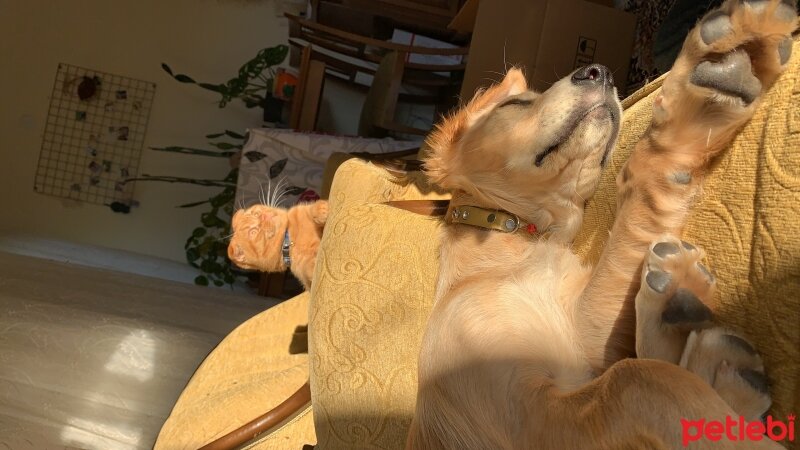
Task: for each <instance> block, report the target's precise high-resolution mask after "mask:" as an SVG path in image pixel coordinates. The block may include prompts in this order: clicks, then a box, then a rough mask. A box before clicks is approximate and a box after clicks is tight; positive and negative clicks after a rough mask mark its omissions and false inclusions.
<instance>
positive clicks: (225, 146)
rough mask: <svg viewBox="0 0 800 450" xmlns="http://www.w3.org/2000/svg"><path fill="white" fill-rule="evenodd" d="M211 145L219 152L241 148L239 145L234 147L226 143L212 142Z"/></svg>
mask: <svg viewBox="0 0 800 450" xmlns="http://www.w3.org/2000/svg"><path fill="white" fill-rule="evenodd" d="M211 145H213V146H214V147H217V148H218V149H220V150H231V149H234V148H235V149H240V150H241V148H242V146H241V145H234V144H231V143H228V142H212V143H211Z"/></svg>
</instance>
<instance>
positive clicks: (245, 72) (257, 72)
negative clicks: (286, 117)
mask: <svg viewBox="0 0 800 450" xmlns="http://www.w3.org/2000/svg"><path fill="white" fill-rule="evenodd" d="M288 53H289V47H288V46H286V45H277V46H275V47H268V48H264V49H262V50H260V51H259V52H258V53H257V54H256V56H255V57H253V59H251V60H250V61H247V62H246V63H244V64H243V65H242V67H240V68H239V73H238V74H237V75H236V76H235V77H233V78H231V79H230V80H228V81H226V82H225V83H219V84H213V83H204V82H198V81H195V80H194V79H193V78H192V77H190V76H188V75H185V74H180V73H179V74H175V73H174V72H173V71H172V68H171V67H170V66H168V65H167V64H164V63H162V64H161V68H162V69H164V71H166V72H167V73H168V74H170V76H172V78H174V79H175V80H177V81H179V82H181V83H190V84H195V85H197V86H200V87H201V88H203V89H206V90H209V91H212V92H216V93H218V94H220V96H221V97H222V98H221V99H220V101H219V107H220V108H224V107H225V106H226V105H227V104H228V103H230V102H231V101H233V100H234V99H239V100H241V101H242V102H244V104H245V106H247V107H248V108H254V107H256V106H260V107H262V108H264V111H265V113H264V114H265V120H267V117H266V116H267V114H268V112H271V111H272V109H274V108H275V107H276V103H275V102H276V101H277V102H279V103H278V107H280V106H281V105H282V100H280V99H276V98H275V97H273V96H272V87H273V83H274V82H275V75H276V72H275V69H274V67H275V66H277V65H279V64H281V63H282V62H283V61H284V60H285V59H286V55H287V54H288ZM278 114H280V111H278Z"/></svg>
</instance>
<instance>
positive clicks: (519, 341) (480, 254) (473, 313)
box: [408, 0, 797, 449]
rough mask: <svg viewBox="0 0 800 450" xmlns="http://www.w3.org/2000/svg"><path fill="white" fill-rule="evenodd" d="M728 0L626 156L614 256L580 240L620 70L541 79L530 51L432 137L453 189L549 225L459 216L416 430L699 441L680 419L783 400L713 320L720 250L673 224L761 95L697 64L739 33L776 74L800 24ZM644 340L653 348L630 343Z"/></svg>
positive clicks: (445, 259)
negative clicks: (714, 28) (704, 76)
mask: <svg viewBox="0 0 800 450" xmlns="http://www.w3.org/2000/svg"><path fill="white" fill-rule="evenodd" d="M765 5H766V6H765ZM779 8H783V9H780V10H779ZM720 11H721V13H720V14H725V15H727V17H730V22H731V26H730V30H729V31H727V33H728V34H727V35H726V36H723V37H722V38H719V39H718V40H716V41H714V42H712V43H710V44H707V43H705V42H704V41H703V40H702V38H701V34H700V29H699V28H700V27H696V28H695V29H694V30H693V31H692V32H691V33H690V34H689V36H688V37H687V40H686V43H685V44H684V48H683V51H682V53H681V55H680V56H679V59H678V61H677V62H676V64H675V66H674V68H673V70H672V72H671V74H670V75H669V77H668V79H667V80H666V81H665V83H664V87H663V90H662V93H661V96H660V98H659V99H658V100H657V102H656V103H657V104H656V111H655V114H654V120H653V123H652V125H651V128H650V129H649V130H648V132H647V133H646V135H645V136H644V137H643V138H642V140H641V141H640V142H639V144H638V145H637V147H636V149H635V151H634V152H633V154H632V156H631V158H630V159H629V161H628V162H627V164H626V165H625V167H624V168H623V170H622V171H621V173H620V174H619V177H618V185H619V201H618V209H617V214H616V222H615V224H614V226H613V229H612V231H611V235H610V237H609V240H608V243H607V246H606V248H605V251H604V253H603V255H602V257H601V259H600V261H599V263H598V264H597V266H596V267H593V268H592V267H585V266H583V265H582V264H581V262H580V260H579V259H578V257H577V256H575V255H574V254H573V253H572V252H571V250H570V242H571V241H572V239H573V238H574V236H575V234H576V232H577V230H578V229H579V227H580V226H581V219H582V212H583V207H584V204H585V201H586V200H587V199H588V198H590V197H591V196H592V194H593V192H594V189H595V188H596V185H597V181H598V176H599V174H600V172H601V170H602V168H603V167H602V166H603V162H604V161H605V159H606V158H607V157H608V151H609V149H610V148H613V145H614V141H615V139H616V135H617V132H618V129H617V127H618V123H619V122H618V121H619V113H620V109H619V103H618V102H617V100H616V91H615V90H614V89H613V87H610V84H608V83H606V84H603V85H600V84H591V83H590V86H589V87H587V85H586V84H578V83H575V82H573V81H572V80H571V79H570V77H567V78H565V79H563V80H561V81H559V82H557V83H556V84H554V85H553V86H552V87H551V88H550V89H548V90H547V91H546V92H544V93H541V94H540V93H535V92H531V91H529V90H528V88H527V85H526V83H525V79H524V76H523V74H522V73H521V72H520V71H519V70H516V69H512V70H510V71H509V72H508V73H507V75H506V77H505V79H504V80H503V81H502V82H501V83H500V84H498V85H496V86H493V87H491V88H489V89H488V90H486V91H485V92H483V93H480V94H479V95H477V96H476V97H475V98H474V99H473V100H472V101H471V102H470V103H469V104H467V105H465V106H464V107H463V108H462V109H461V110H460V111H458V112H457V113H456V114H454V115H453V116H452V117H449V118H447V119H446V120H444V121H443V122H442V123H441V124H440V125H439V126H438V128H437V130H436V131H435V132H434V133H433V134H432V135H431V136H430V137H429V139H428V141H427V144H428V146H429V148H430V153H429V154H430V156H429V157H428V159H427V161H426V169H427V172H428V174H429V175H430V177H431V179H432V180H433V181H434V182H436V183H438V184H440V185H441V186H442V187H445V188H447V189H449V190H451V191H452V192H453V200H452V202H453V203H455V204H456V205H474V206H481V207H484V208H488V209H503V210H506V211H509V212H511V213H513V214H516V215H518V216H519V217H520V218H522V219H524V220H525V221H528V222H532V223H535V224H536V225H537V227H538V229H539V230H545V231H546V233H545V235H546V237H542V236H539V237H533V238H532V237H531V236H528V235H526V234H524V233H512V234H506V233H501V232H496V231H489V230H485V229H482V228H478V227H472V226H467V225H449V226H446V227H444V230H443V232H442V236H441V255H440V258H441V260H440V272H439V278H438V282H437V288H436V298H435V303H434V307H433V310H432V312H431V315H430V319H429V323H428V326H427V329H426V332H425V335H424V337H423V342H422V349H421V353H420V359H419V390H418V396H417V406H416V414H415V417H414V420H413V422H412V425H411V430H410V432H409V436H408V448H413V449H439V448H452V449H497V448H503V449H511V448H542V449H586V448H609V449H610V448H615V449H616V448H631V449H640V448H681V446H682V444H681V423H680V419H681V418H706V419H708V420H712V419H713V420H722V421H724V418H725V416H728V415H730V416H738V415H742V416H744V417H746V418H747V419H748V420H756V419H757V418H758V417H759V416H760V415H761V414H762V413H763V412H765V411H766V409H767V408H768V407H769V404H770V400H769V396H768V394H767V393H766V391H765V389H764V386H765V384H759V383H760V381H763V379H764V378H763V370H764V368H763V365H762V364H761V360H760V358H759V357H758V355H757V353H756V352H755V351H754V350H753V349H752V347H750V346H749V343H747V342H746V341H744V340H743V339H741V338H740V337H738V336H736V335H735V334H733V333H731V332H729V331H727V330H722V329H720V328H714V327H713V326H712V325H713V324H712V322H711V319H710V315H709V314H710V311H711V310H713V306H714V305H713V304H712V302H711V299H712V296H713V290H714V279H713V276H711V275H710V274H709V273H708V271H707V270H706V269H705V268H704V267H703V266H702V265H701V264H699V261H700V260H701V259H702V256H703V253H702V251H701V250H699V249H696V248H694V247H693V246H691V245H689V244H687V243H684V242H682V241H680V240H679V239H677V238H674V237H672V236H679V235H680V233H681V228H682V226H683V223H684V221H685V218H686V213H687V211H688V209H689V208H690V207H691V205H692V203H693V201H694V199H695V198H696V197H697V195H699V193H700V186H701V182H702V178H703V173H704V172H705V171H706V169H707V168H708V166H709V164H710V161H711V160H712V158H713V157H714V156H715V155H717V154H718V153H719V152H720V151H722V150H723V149H724V148H725V147H726V145H727V144H728V143H729V142H730V141H731V139H732V137H733V136H734V135H735V134H736V132H737V131H738V130H739V129H740V128H741V126H742V125H743V124H744V123H745V122H746V121H747V120H748V119H749V118H750V117H751V116H752V114H753V111H754V109H755V108H756V106H757V104H758V100H756V101H754V102H752V103H749V104H748V103H747V102H746V101H744V100H742V99H741V98H739V97H737V96H736V95H733V94H730V93H728V94H726V93H723V92H720V91H718V90H715V89H712V88H709V87H700V86H697V85H695V84H692V83H693V82H690V78H691V77H692V74H693V70H694V69H695V67H698V65H699V64H700V63H701V62H702V61H704V60H712V61H719V60H720V59H721V58H722V56H723V55H726V54H728V53H729V52H731V51H733V50H734V49H737V48H741V49H744V50H745V51H746V52H747V55H748V57H749V58H750V59H751V60H752V66H753V70H752V72H753V74H754V75H755V76H756V77H757V78H758V79H759V80H760V82H761V86H763V89H767V88H768V87H769V86H771V85H772V84H773V83H774V81H775V80H776V79H777V77H778V75H779V74H780V72H781V70H782V66H781V62H780V60H779V57H778V50H777V48H778V46H779V45H780V44H781V43H782V42H784V40H785V39H786V38H787V37H788V36H789V35H790V34H791V32H792V31H793V30H794V28H795V27H796V24H797V20H796V15H794V13H791V14H789V13H788V12H787V11H788V10H787V9H786V5H785V3H781V2H779V1H777V0H773V1H771V2H768V3H763V2H754V3H753V4H750V3H745V2H738V1H729V2H727V3H725V4H724V5H723V6H722V7H721V8H720ZM779 13H782V14H779ZM748 70H749V69H748ZM728 76H731V75H728ZM718 81H719V80H715V82H718ZM576 120H577V122H576ZM565 130H566V133H565V132H564V131H565ZM542 155H544V157H542ZM643 261H644V264H643ZM641 274H644V275H645V276H643V275H641ZM664 280H666V281H664ZM681 302H684V303H681ZM676 304H677V305H678V306H677V307H676V306H675V305H676ZM637 352H638V356H639V358H652V359H625V358H627V357H631V356H634V355H635V354H637ZM745 372H746V373H745ZM745 374H749V375H751V376H750V378H749V379H748V380H745V376H744V375H745ZM692 445H693V447H691V448H748V449H749V448H773V447H775V448H780V447H777V444H775V443H773V442H771V441H769V440H768V439H767V440H762V441H759V442H753V441H744V442H742V441H739V442H736V441H726V440H723V441H720V442H711V441H708V440H705V441H698V442H694V443H693V444H692Z"/></svg>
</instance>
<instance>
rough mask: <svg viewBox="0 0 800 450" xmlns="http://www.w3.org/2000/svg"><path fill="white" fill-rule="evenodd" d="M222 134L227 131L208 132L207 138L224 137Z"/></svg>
mask: <svg viewBox="0 0 800 450" xmlns="http://www.w3.org/2000/svg"><path fill="white" fill-rule="evenodd" d="M222 136H225V133H214V134H207V135H206V138H207V139H216V138H218V137H222Z"/></svg>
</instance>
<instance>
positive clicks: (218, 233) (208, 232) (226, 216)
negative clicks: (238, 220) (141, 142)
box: [127, 130, 246, 286]
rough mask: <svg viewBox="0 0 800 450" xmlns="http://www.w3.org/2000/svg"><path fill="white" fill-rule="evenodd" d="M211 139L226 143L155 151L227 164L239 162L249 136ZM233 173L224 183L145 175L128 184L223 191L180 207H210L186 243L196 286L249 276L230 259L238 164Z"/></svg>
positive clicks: (229, 134) (218, 135)
mask: <svg viewBox="0 0 800 450" xmlns="http://www.w3.org/2000/svg"><path fill="white" fill-rule="evenodd" d="M206 137H207V138H209V139H218V138H222V137H225V138H227V139H226V140H222V141H218V142H210V145H211V146H212V147H214V149H212V150H208V149H199V148H191V147H181V146H171V147H151V150H155V151H161V152H170V153H181V154H185V155H197V156H203V157H212V158H225V160H226V161H232V162H235V160H236V158H237V154H238V153H239V152H240V151H241V149H242V146H243V145H244V142H245V140H246V136H243V135H241V134H238V133H235V132H233V131H230V130H225V131H224V132H222V133H215V134H209V135H207V136H206ZM230 165H231V170H230V171H229V172H228V174H227V175H226V176H225V177H224V178H222V179H196V178H186V177H174V176H161V175H148V174H144V175H142V176H140V177H137V178H131V179H128V180H127V181H159V182H165V183H186V184H193V185H196V186H205V187H219V188H222V190H221V191H219V192H217V193H216V194H214V195H212V196H210V197H209V198H207V199H205V200H200V201H196V202H191V203H186V204H184V205H179V206H178V208H196V207H200V206H204V205H205V206H206V207H207V208H208V210H206V211H204V212H203V213H201V214H200V224H199V225H198V226H197V227H196V228H195V229H194V230H192V233H191V234H190V235H189V237H188V238H187V239H186V243H185V245H184V249H185V250H186V260H187V262H188V263H189V264H190V265H192V267H195V268H197V269H199V270H200V271H201V272H202V274H201V275H198V276H197V277H196V278H195V279H194V282H195V284H199V285H202V286H207V285H209V284H214V285H215V286H223V285H225V284H229V285H232V284H233V283H234V282H235V281H236V279H237V278H239V277H243V276H245V274H244V272H242V271H240V270H238V269H236V267H234V266H233V264H231V262H230V260H229V259H228V254H227V247H228V242H227V238H228V237H229V236H230V234H231V217H232V216H233V213H234V196H235V194H236V179H237V176H238V172H239V169H238V164H235V163H231V164H230Z"/></svg>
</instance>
